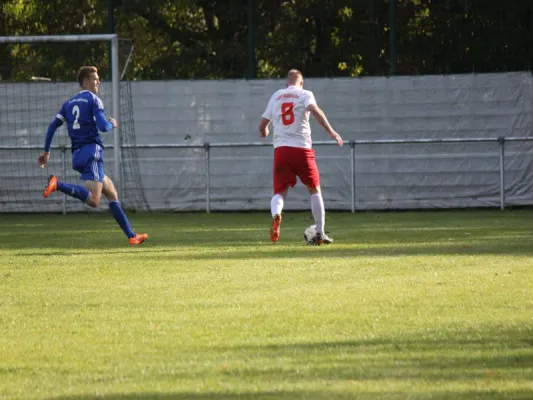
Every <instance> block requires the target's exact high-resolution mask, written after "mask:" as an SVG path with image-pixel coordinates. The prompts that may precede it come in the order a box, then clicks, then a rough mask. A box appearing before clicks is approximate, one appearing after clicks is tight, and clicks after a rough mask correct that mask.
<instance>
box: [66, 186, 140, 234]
mask: <svg viewBox="0 0 533 400" xmlns="http://www.w3.org/2000/svg"><path fill="white" fill-rule="evenodd" d="M57 190H59V191H60V192H61V193H65V194H67V195H69V196H71V197H75V198H76V199H79V200H81V201H82V202H84V203H86V202H87V199H89V196H90V195H91V192H89V189H87V188H86V187H85V186H81V185H72V184H70V183H63V182H60V181H57ZM109 210H110V211H111V214H112V215H113V218H115V220H116V221H117V222H118V224H119V225H120V227H121V228H122V230H123V231H124V233H125V234H126V236H127V237H129V238H132V237H135V232H133V229H131V225H130V222H129V221H128V218H127V217H126V214H124V210H122V207H121V206H120V203H119V202H118V201H110V202H109Z"/></svg>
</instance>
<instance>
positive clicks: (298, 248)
mask: <svg viewBox="0 0 533 400" xmlns="http://www.w3.org/2000/svg"><path fill="white" fill-rule="evenodd" d="M180 245H181V244H180V243H179V242H178V243H176V244H175V245H174V247H170V246H168V247H167V246H163V247H160V246H153V245H152V244H151V243H146V244H144V245H142V246H139V247H135V248H130V247H129V246H128V245H127V244H125V245H122V246H117V247H111V246H109V242H107V243H101V244H99V243H98V240H94V241H90V243H88V242H87V241H80V242H77V241H74V242H70V246H69V247H63V248H62V250H61V251H58V250H54V247H55V246H54V245H52V244H51V243H49V242H48V243H46V244H43V247H42V248H39V247H37V246H35V244H30V243H11V244H9V245H6V244H5V243H4V245H2V246H0V250H2V249H6V250H7V249H16V250H19V251H17V252H14V253H12V254H11V255H13V256H18V257H28V256H65V257H69V256H79V255H89V254H94V252H95V251H96V249H97V250H98V252H99V253H100V254H117V255H120V254H122V255H124V256H127V257H135V258H154V257H156V258H157V259H159V260H221V259H222V260H223V259H236V260H238V259H262V258H271V259H287V258H309V257H314V258H320V257H327V258H335V257H338V258H348V257H405V256H442V255H448V256H451V255H456V256H468V255H474V256H475V255H511V254H512V255H516V256H532V255H533V238H532V239H531V240H527V241H526V240H521V241H516V240H501V239H500V240H498V239H490V240H488V239H487V240H485V241H482V240H476V241H474V242H472V241H468V242H467V241H465V242H461V241H454V242H444V243H442V242H437V243H435V242H426V243H416V242H412V243H408V244H405V243H397V244H390V243H387V244H373V245H368V244H360V245H358V244H353V245H348V244H346V243H342V242H337V243H334V244H332V245H324V246H321V247H314V246H306V245H305V244H304V243H302V244H301V245H297V244H291V245H283V244H277V245H273V244H271V243H260V242H259V243H258V242H251V243H235V242H231V241H229V242H227V243H223V242H202V243H201V244H197V245H196V246H194V245H192V244H191V243H187V244H186V245H183V246H186V249H183V248H181V246H180ZM63 246H65V244H64V243H63ZM57 247H58V248H60V247H61V245H60V243H58V244H57Z"/></svg>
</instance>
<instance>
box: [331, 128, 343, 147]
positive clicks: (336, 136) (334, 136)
mask: <svg viewBox="0 0 533 400" xmlns="http://www.w3.org/2000/svg"><path fill="white" fill-rule="evenodd" d="M329 136H331V138H332V139H333V140H335V141H336V142H337V144H338V145H339V146H342V145H343V143H344V142H343V141H342V138H341V135H339V134H338V133H337V132H335V131H333V132H331V133H330V134H329Z"/></svg>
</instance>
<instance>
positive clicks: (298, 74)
mask: <svg viewBox="0 0 533 400" xmlns="http://www.w3.org/2000/svg"><path fill="white" fill-rule="evenodd" d="M296 78H300V79H302V80H303V79H304V75H303V74H302V72H301V71H300V70H297V69H291V70H290V71H289V73H288V74H287V79H288V80H289V81H296Z"/></svg>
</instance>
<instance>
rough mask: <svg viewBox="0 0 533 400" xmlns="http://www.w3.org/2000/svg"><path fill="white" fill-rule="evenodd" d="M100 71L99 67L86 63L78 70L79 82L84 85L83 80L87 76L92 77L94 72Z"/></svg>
mask: <svg viewBox="0 0 533 400" xmlns="http://www.w3.org/2000/svg"><path fill="white" fill-rule="evenodd" d="M95 72H98V68H96V67H93V66H90V65H86V66H84V67H81V68H80V69H79V71H78V83H79V84H80V86H83V81H84V80H85V78H90V77H91V74H92V73H95Z"/></svg>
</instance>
